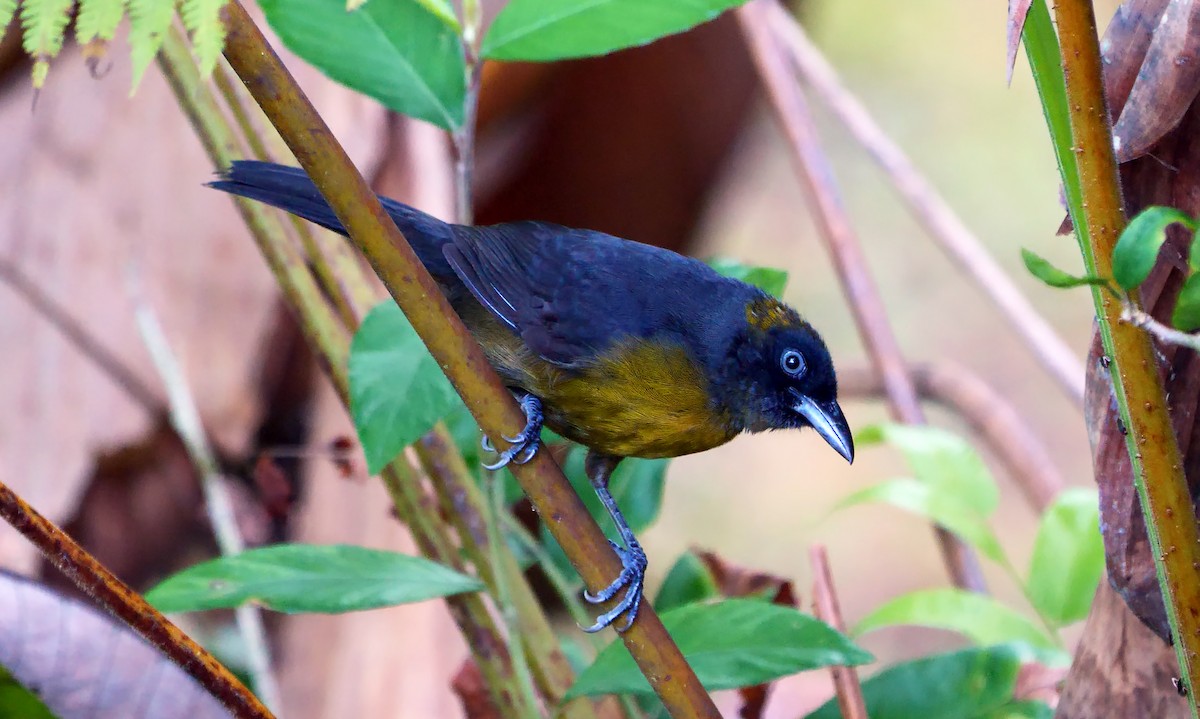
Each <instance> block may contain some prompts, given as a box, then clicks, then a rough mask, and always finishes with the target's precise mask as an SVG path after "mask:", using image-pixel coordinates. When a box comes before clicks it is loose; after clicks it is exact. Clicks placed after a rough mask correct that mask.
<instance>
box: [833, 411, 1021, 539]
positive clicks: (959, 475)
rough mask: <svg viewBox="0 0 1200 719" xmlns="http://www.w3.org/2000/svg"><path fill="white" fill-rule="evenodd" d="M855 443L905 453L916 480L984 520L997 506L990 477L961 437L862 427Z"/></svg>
mask: <svg viewBox="0 0 1200 719" xmlns="http://www.w3.org/2000/svg"><path fill="white" fill-rule="evenodd" d="M855 442H857V443H859V444H860V445H863V446H867V445H871V444H877V443H879V442H886V443H888V444H890V445H892V446H893V447H896V448H897V449H899V450H900V451H901V452H903V453H904V458H905V459H906V460H907V461H908V466H909V467H911V468H912V471H913V476H914V477H916V479H918V480H920V481H921V482H924V483H925V484H928V485H929V486H930V487H932V488H933V489H935V490H936V491H938V492H944V493H946V494H949V495H953V497H954V499H956V500H958V501H959V502H960V503H962V504H965V505H967V506H968V507H971V508H972V509H974V510H975V511H976V512H978V513H979V514H981V515H982V516H984V517H989V516H991V514H992V512H994V511H995V510H996V505H997V504H999V502H1000V490H999V489H997V487H996V482H995V480H994V479H992V473H991V472H989V471H988V468H987V465H986V464H984V463H983V460H982V459H981V458H980V457H979V454H978V453H977V452H976V451H975V449H974V448H973V447H972V446H971V445H970V444H969V443H968V442H966V440H964V439H963V438H962V437H959V436H958V435H956V434H954V433H953V432H947V431H946V430H944V429H938V428H937V427H928V426H923V427H917V426H913V425H903V424H895V423H890V422H885V423H882V424H877V425H871V426H868V427H864V428H863V429H862V430H861V431H859V432H858V433H857V434H856V435H855Z"/></svg>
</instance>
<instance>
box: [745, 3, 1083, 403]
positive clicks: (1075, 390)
mask: <svg viewBox="0 0 1200 719" xmlns="http://www.w3.org/2000/svg"><path fill="white" fill-rule="evenodd" d="M767 7H768V9H769V12H770V15H771V22H772V27H773V28H774V29H775V31H776V33H777V34H778V36H779V37H780V38H782V39H783V41H784V44H785V47H786V48H787V49H788V51H789V54H790V56H791V59H792V61H793V62H794V63H795V66H796V69H797V70H798V71H799V73H800V75H801V77H802V78H803V79H804V80H806V81H807V82H808V84H809V86H810V87H812V88H813V90H814V91H815V92H816V93H817V95H818V96H819V97H820V98H821V99H822V100H824V101H825V103H826V105H828V106H829V108H830V110H832V111H833V113H834V115H836V116H837V117H838V119H840V120H841V121H842V124H843V125H844V126H845V128H846V129H847V130H848V131H849V132H850V134H851V135H852V136H853V137H854V138H855V139H856V140H858V142H859V143H860V144H861V145H862V146H863V148H864V149H866V150H867V153H868V154H869V155H870V156H871V157H872V158H874V160H875V161H876V162H877V163H878V164H879V166H880V168H882V169H883V171H884V172H885V173H886V174H887V175H888V176H889V177H890V178H891V180H892V186H893V187H894V188H895V190H896V192H897V193H899V195H900V197H901V198H902V199H903V200H904V201H905V203H906V204H907V205H908V209H909V211H910V212H911V213H912V214H913V216H914V217H915V218H916V219H917V220H918V221H919V222H920V223H921V224H922V225H924V227H925V231H926V232H927V233H928V234H929V236H930V237H931V238H932V239H933V240H934V242H935V243H936V244H937V245H938V247H940V248H941V249H942V251H943V252H945V253H946V254H947V255H948V256H949V257H950V258H951V259H952V260H954V261H955V262H957V263H958V265H959V267H960V268H962V269H963V270H965V271H966V272H967V274H968V275H970V276H971V278H972V279H974V281H975V286H976V287H978V288H979V289H981V290H983V292H984V294H986V295H987V296H988V297H989V298H990V299H991V300H992V302H993V303H994V304H995V305H996V307H997V308H998V309H999V310H1000V313H1001V314H1002V315H1003V316H1004V318H1005V319H1007V320H1008V322H1009V324H1010V325H1011V326H1012V328H1013V329H1014V330H1016V332H1017V334H1019V335H1020V336H1021V337H1022V338H1023V339H1024V340H1025V346H1026V347H1027V348H1028V349H1029V351H1030V352H1032V353H1033V355H1034V357H1035V358H1037V360H1038V362H1040V363H1041V365H1042V367H1043V368H1044V369H1045V370H1046V371H1047V372H1048V373H1050V376H1051V377H1053V378H1054V379H1055V381H1056V383H1057V384H1058V386H1059V387H1060V388H1061V389H1062V390H1063V392H1065V393H1066V395H1067V396H1068V397H1070V398H1071V400H1072V401H1074V403H1075V405H1076V407H1082V406H1083V375H1084V373H1083V364H1082V363H1081V362H1080V361H1079V359H1078V357H1077V356H1076V353H1075V352H1072V351H1071V348H1070V347H1068V346H1067V344H1066V343H1065V342H1063V340H1062V337H1060V336H1059V334H1058V333H1057V332H1056V331H1055V330H1054V328H1053V327H1051V326H1050V323H1048V322H1047V321H1046V320H1045V318H1043V317H1042V315H1041V314H1040V313H1039V312H1038V311H1037V310H1036V309H1034V307H1033V305H1032V304H1030V303H1029V300H1027V299H1025V296H1024V295H1022V294H1021V291H1020V290H1019V289H1017V286H1016V285H1015V284H1014V283H1013V281H1012V279H1010V278H1009V276H1008V274H1007V273H1006V272H1005V271H1004V270H1003V269H1001V267H1000V265H999V264H997V262H996V261H995V260H994V259H992V256H991V255H990V254H989V253H988V251H987V250H986V249H985V248H984V246H983V243H982V242H980V240H979V238H978V237H976V236H975V234H974V233H973V232H971V230H970V229H969V228H968V227H967V226H966V224H965V223H964V222H963V221H962V219H961V218H960V217H959V216H958V214H957V213H955V212H954V210H953V209H952V208H951V207H950V205H949V204H948V203H947V202H946V201H945V199H943V198H942V196H941V195H940V194H939V193H938V191H937V190H936V189H935V188H934V187H933V185H931V184H930V183H929V181H928V180H926V179H925V177H924V176H922V174H921V173H920V171H919V170H917V168H916V166H914V165H913V163H912V161H911V160H909V159H908V156H907V155H905V154H904V151H903V150H901V149H900V146H899V145H897V144H896V143H895V142H894V141H893V140H892V139H891V138H890V137H888V136H887V133H885V132H884V131H883V129H882V128H880V127H879V125H878V124H877V123H876V122H875V120H874V118H872V117H871V114H870V113H869V112H868V111H867V109H866V107H864V106H863V104H862V103H861V102H860V101H859V100H858V98H856V97H855V96H854V95H853V94H852V93H851V92H850V91H849V90H847V89H846V87H845V85H843V84H842V82H841V80H840V79H839V78H838V76H837V72H836V71H835V70H834V69H833V66H831V65H830V64H829V61H828V60H826V59H825V57H824V55H822V54H821V51H820V50H819V49H818V48H817V47H816V46H815V45H814V44H813V43H812V41H811V40H810V39H809V38H808V35H807V34H805V32H804V29H803V28H802V27H801V26H800V24H799V23H798V22H796V19H795V18H794V17H792V15H791V14H789V13H788V11H787V10H786V9H785V8H784V7H783V6H782V5H780V4H779V3H777V2H771V3H768V4H767Z"/></svg>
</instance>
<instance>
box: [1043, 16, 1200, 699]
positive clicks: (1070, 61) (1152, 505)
mask: <svg viewBox="0 0 1200 719" xmlns="http://www.w3.org/2000/svg"><path fill="white" fill-rule="evenodd" d="M1055 17H1056V19H1057V21H1058V30H1059V42H1060V44H1061V56H1062V65H1063V74H1064V75H1065V78H1066V88H1067V101H1068V102H1067V105H1068V108H1067V111H1068V116H1069V118H1070V125H1071V135H1072V138H1073V147H1072V150H1073V152H1074V154H1075V158H1076V162H1077V164H1078V174H1079V176H1078V181H1079V186H1080V188H1081V190H1082V193H1081V195H1082V197H1081V202H1080V207H1079V208H1077V209H1079V210H1081V212H1072V215H1073V216H1072V219H1073V220H1074V224H1075V228H1076V232H1077V234H1078V236H1079V242H1080V249H1081V250H1082V252H1083V258H1084V264H1085V266H1086V268H1087V272H1088V274H1090V275H1096V276H1100V277H1111V276H1112V259H1111V258H1112V252H1113V248H1114V246H1115V245H1116V242H1117V238H1118V237H1119V236H1120V234H1121V230H1122V229H1124V227H1125V214H1124V209H1123V205H1122V199H1121V189H1120V184H1119V180H1118V175H1117V163H1116V158H1115V157H1114V154H1113V139H1112V126H1111V124H1110V119H1109V112H1108V106H1107V104H1106V101H1105V96H1104V80H1103V74H1102V72H1101V60H1100V43H1099V38H1098V36H1097V33H1096V16H1095V11H1094V9H1093V7H1092V3H1091V2H1090V0H1058V2H1057V3H1056V4H1055ZM1066 179H1067V182H1068V184H1069V183H1070V178H1066ZM1092 298H1093V300H1094V302H1095V305H1096V318H1097V320H1098V321H1099V326H1100V336H1101V338H1102V339H1103V342H1104V351H1105V352H1106V353H1107V354H1108V356H1109V357H1110V358H1111V360H1112V363H1111V367H1110V371H1111V373H1112V380H1113V382H1112V385H1113V392H1114V394H1115V395H1116V400H1117V406H1118V409H1119V411H1120V414H1121V419H1122V420H1123V421H1124V422H1125V426H1126V427H1128V428H1129V431H1128V434H1127V435H1126V445H1127V448H1128V451H1129V459H1130V461H1131V463H1132V464H1133V476H1134V483H1135V485H1136V487H1137V492H1138V496H1139V497H1140V499H1141V501H1142V512H1143V513H1144V515H1145V519H1146V532H1147V534H1148V535H1149V538H1150V544H1151V553H1152V554H1153V556H1154V562H1155V569H1156V570H1157V573H1158V580H1159V585H1160V587H1161V588H1162V593H1163V598H1164V600H1165V601H1164V603H1165V604H1166V608H1167V617H1168V619H1169V620H1170V623H1171V631H1172V636H1173V638H1174V640H1175V653H1176V656H1177V657H1178V659H1179V667H1180V671H1181V673H1182V679H1183V682H1184V684H1185V686H1186V690H1187V692H1188V695H1189V699H1188V703H1189V705H1190V706H1191V711H1192V716H1193V717H1200V712H1198V710H1197V698H1196V691H1197V688H1198V684H1197V679H1200V677H1198V676H1197V667H1198V666H1200V662H1198V659H1200V658H1198V656H1197V652H1198V651H1200V573H1197V567H1200V538H1198V536H1197V531H1196V520H1195V515H1194V514H1193V510H1192V502H1191V497H1190V495H1189V493H1188V487H1187V481H1186V478H1185V477H1184V473H1183V461H1182V458H1181V456H1180V452H1179V444H1178V443H1177V442H1176V439H1175V432H1174V430H1173V429H1172V426H1171V418H1170V415H1169V414H1168V411H1167V402H1166V398H1165V397H1164V393H1163V385H1162V381H1161V379H1160V377H1159V374H1158V363H1157V360H1156V359H1155V353H1154V348H1153V346H1152V345H1151V341H1150V336H1149V335H1148V334H1147V333H1146V332H1144V331H1143V330H1141V329H1139V328H1138V327H1135V326H1134V325H1132V324H1130V323H1127V322H1122V321H1121V312H1122V309H1123V307H1122V305H1121V302H1120V300H1119V299H1117V298H1114V297H1112V296H1110V295H1109V293H1107V292H1104V291H1102V290H1101V289H1100V288H1098V287H1093V289H1092Z"/></svg>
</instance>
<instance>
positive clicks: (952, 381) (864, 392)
mask: <svg viewBox="0 0 1200 719" xmlns="http://www.w3.org/2000/svg"><path fill="white" fill-rule="evenodd" d="M909 372H910V373H911V375H912V378H913V380H914V381H915V382H916V383H917V391H918V392H920V393H921V397H922V398H924V399H927V400H932V401H934V402H937V403H938V404H941V405H942V406H944V407H946V408H947V409H949V410H951V411H953V412H954V413H956V414H957V415H958V416H959V417H961V418H962V419H963V420H964V421H966V423H967V424H968V425H970V427H971V430H972V431H973V432H974V433H975V434H976V435H977V436H978V438H979V439H981V440H982V441H983V442H984V443H985V444H986V445H987V447H988V449H990V450H991V451H992V453H993V454H995V456H996V458H997V459H999V460H1000V462H1001V463H1002V464H1003V465H1004V467H1005V468H1006V469H1007V471H1008V474H1009V476H1010V477H1012V479H1013V481H1015V482H1016V483H1017V486H1018V487H1020V488H1021V491H1022V492H1023V493H1024V494H1025V499H1026V501H1028V502H1029V504H1030V506H1032V507H1033V508H1034V509H1035V510H1037V511H1038V512H1039V513H1040V512H1042V511H1043V510H1045V509H1046V507H1048V506H1050V503H1051V502H1053V501H1054V498H1055V497H1056V496H1058V493H1059V492H1061V491H1062V489H1063V487H1065V486H1066V482H1065V481H1064V480H1063V477H1062V475H1061V474H1059V472H1058V470H1057V469H1055V466H1054V459H1053V458H1052V457H1051V456H1050V453H1049V452H1048V451H1047V450H1046V446H1045V444H1044V443H1043V442H1042V440H1041V438H1040V437H1038V436H1037V435H1036V434H1034V433H1033V432H1032V431H1030V429H1029V427H1028V425H1027V423H1026V422H1025V420H1024V418H1022V417H1021V415H1020V414H1019V413H1018V412H1017V410H1016V409H1015V408H1014V407H1013V406H1012V404H1011V403H1010V402H1009V401H1008V398H1006V397H1005V396H1004V395H1002V394H1000V393H999V392H997V391H996V390H994V389H992V387H991V386H990V385H988V383H987V382H985V381H984V380H983V379H982V378H981V377H979V376H978V375H975V374H973V373H972V372H970V371H969V370H967V369H966V368H965V367H961V366H959V365H957V364H954V363H952V362H936V363H929V364H923V363H918V364H912V365H909ZM838 391H839V392H844V393H846V394H848V395H849V396H851V397H853V396H866V397H883V396H884V394H883V383H882V382H881V381H880V380H879V376H878V375H877V374H875V372H874V371H873V370H872V369H871V368H870V367H845V368H839V369H838Z"/></svg>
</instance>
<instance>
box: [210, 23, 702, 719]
mask: <svg viewBox="0 0 1200 719" xmlns="http://www.w3.org/2000/svg"><path fill="white" fill-rule="evenodd" d="M222 14H223V16H224V18H225V21H226V26H227V27H228V30H229V34H228V37H227V42H226V47H225V56H226V58H227V59H228V60H229V63H230V65H231V66H232V67H233V69H234V71H235V72H236V73H237V74H238V75H239V76H240V77H241V79H242V82H243V83H245V84H246V87H247V89H248V90H249V91H250V94H251V95H252V96H253V97H254V99H255V100H256V101H257V102H258V103H259V105H260V107H262V108H263V110H264V112H265V113H266V115H267V117H268V119H270V120H271V122H272V123H273V124H274V125H275V126H276V128H277V129H278V130H279V133H280V135H281V136H282V137H283V138H284V140H285V141H286V142H287V143H288V146H289V147H290V148H291V150H292V152H293V154H294V155H295V156H296V159H297V160H298V161H299V162H300V164H301V166H303V167H304V169H305V170H306V171H307V172H308V174H309V176H310V177H311V178H312V179H313V181H314V182H315V183H316V185H317V187H318V189H319V190H320V191H321V193H322V194H323V195H324V196H325V199H326V200H327V201H328V202H329V204H330V207H331V208H332V209H333V211H334V212H335V214H336V215H337V217H338V219H339V220H340V221H341V223H342V225H343V226H345V227H346V228H347V230H348V232H349V234H350V235H351V237H352V239H353V242H354V243H355V245H357V246H358V247H359V249H360V250H362V251H363V253H364V254H365V255H366V257H367V259H368V260H369V261H370V262H371V264H372V266H373V267H374V268H375V271H376V273H377V274H378V275H379V276H380V278H381V279H383V281H384V283H385V285H387V287H388V290H389V292H390V293H391V294H392V297H393V298H394V299H395V300H396V302H397V304H398V305H399V306H400V308H401V309H402V310H403V311H404V312H405V314H406V315H407V317H408V319H409V321H410V323H411V324H412V327H413V329H414V330H415V331H416V332H417V334H418V335H419V336H420V337H421V339H422V340H423V341H424V342H425V344H426V347H427V348H428V349H429V351H430V353H431V354H432V355H433V357H434V358H435V359H436V360H437V361H438V364H439V365H440V366H441V367H442V368H443V370H444V371H445V372H446V375H447V377H448V378H449V379H450V381H451V383H452V384H453V385H454V387H455V389H456V390H457V391H458V392H459V394H460V395H461V396H462V398H463V401H464V403H465V404H466V405H467V408H468V409H469V410H470V411H471V413H472V415H474V417H475V419H476V421H478V423H479V424H480V426H481V427H482V428H483V430H484V431H485V432H486V433H487V434H488V435H489V436H494V437H499V436H503V435H505V434H508V435H511V434H513V432H514V431H515V429H516V428H518V427H521V426H524V424H525V418H524V413H523V412H522V411H521V409H520V408H519V407H518V406H517V403H516V401H515V400H514V399H513V397H512V395H511V394H510V393H509V392H508V391H507V390H506V388H505V387H504V385H503V383H502V382H501V380H500V378H499V377H498V376H497V375H496V373H495V371H494V370H493V369H492V368H491V366H490V365H489V364H488V363H487V360H486V358H485V357H484V354H483V351H482V349H481V348H480V347H479V345H478V343H477V342H475V340H474V339H473V338H472V337H471V335H470V333H469V332H468V331H467V329H466V327H464V326H463V324H462V322H461V320H460V319H459V318H458V316H457V315H456V314H455V313H454V311H453V309H452V308H451V307H450V305H449V303H448V301H447V300H446V298H445V296H444V295H443V294H442V293H441V291H440V290H439V289H438V287H437V285H436V283H435V282H434V280H433V278H432V277H430V276H429V273H428V272H427V271H426V270H425V268H424V267H423V266H422V265H421V263H420V261H419V260H418V259H417V257H416V255H415V254H414V253H413V250H412V248H411V247H410V246H409V245H408V243H407V242H406V241H405V240H404V237H403V235H401V234H400V232H399V230H397V229H396V226H395V224H394V223H392V221H391V219H390V218H389V217H388V215H387V214H386V213H385V212H384V211H383V208H382V207H381V206H380V204H379V201H378V199H377V198H376V197H375V194H374V193H373V192H371V190H370V188H369V187H368V186H367V184H366V182H365V181H364V180H363V179H362V177H361V175H359V174H358V172H357V171H356V170H355V168H354V166H353V165H352V164H351V162H350V159H349V158H348V157H347V156H346V153H345V151H344V150H343V149H342V148H341V146H340V145H338V143H337V141H336V140H335V139H334V137H333V135H332V133H331V132H330V130H329V128H328V127H327V126H326V125H325V123H324V121H323V120H322V119H321V118H320V116H319V115H317V113H316V111H315V110H314V109H313V107H312V105H311V103H310V102H309V101H308V99H307V98H306V97H305V96H304V95H303V93H302V92H301V91H300V89H299V87H298V86H297V85H296V82H295V80H294V79H293V78H292V77H291V74H290V73H288V71H287V69H286V68H284V66H283V64H282V63H281V62H280V61H279V58H278V57H277V56H276V55H275V53H274V51H273V50H272V49H271V48H270V46H269V45H268V44H267V42H266V40H265V39H264V38H263V36H262V33H261V32H259V30H258V28H257V27H255V25H254V22H253V21H252V20H251V19H250V17H249V16H248V15H247V14H246V11H245V9H244V8H243V7H242V6H241V5H240V4H238V3H230V4H228V5H226V6H224V8H223V9H222ZM514 473H515V474H516V476H517V479H518V481H519V482H520V483H521V486H522V488H523V489H524V490H525V493H526V494H527V495H528V496H529V497H530V499H531V500H532V501H533V503H534V505H535V507H536V508H537V509H538V511H539V513H540V514H541V516H542V517H543V520H544V521H545V522H546V526H547V528H548V529H549V531H550V532H551V533H552V534H553V535H554V537H555V539H556V540H557V541H558V543H559V544H560V545H561V546H562V548H563V550H564V551H565V552H566V554H567V556H568V557H570V558H571V560H572V562H573V564H575V567H576V569H577V570H578V571H579V572H580V574H581V576H583V578H584V580H585V582H586V583H587V585H588V586H589V587H590V588H592V589H593V590H596V589H599V588H601V587H603V586H606V585H607V584H608V582H609V581H611V579H612V577H614V576H617V574H618V573H619V572H620V570H621V565H620V560H619V559H618V558H617V556H616V554H615V553H614V552H613V550H612V549H611V547H610V546H609V545H608V542H607V541H606V539H605V538H604V534H603V532H601V530H600V528H599V526H597V524H596V523H595V521H594V520H593V519H592V518H591V515H590V514H589V513H588V512H587V509H586V508H585V507H584V505H583V502H582V500H581V499H580V498H579V496H578V495H576V494H575V491H574V490H573V489H572V487H571V485H570V483H569V482H567V480H566V478H565V477H563V475H562V472H561V470H559V469H558V467H557V465H555V464H554V461H553V459H552V458H551V457H550V455H549V453H548V452H538V453H537V454H535V455H534V457H533V459H532V460H531V461H530V462H528V463H526V464H523V465H520V466H518V467H515V468H514ZM621 639H622V640H623V641H624V642H625V644H626V646H627V647H628V648H629V650H630V654H631V655H632V656H633V658H634V660H635V662H637V664H638V665H639V667H640V668H641V670H642V671H643V672H644V673H645V674H646V676H647V677H648V678H649V679H650V683H651V685H652V686H653V687H654V689H655V691H656V692H657V693H658V695H659V697H660V698H661V699H662V701H663V703H664V704H665V705H666V706H667V707H668V709H669V710H670V711H671V712H672V714H674V715H676V716H689V717H690V716H698V717H712V718H713V719H716V718H717V717H719V716H720V713H719V712H718V711H717V709H716V706H715V705H714V704H713V702H712V699H711V698H710V697H709V696H708V693H707V692H706V691H705V690H704V687H703V686H702V685H701V684H700V682H699V681H698V679H697V678H696V675H695V672H694V671H692V669H691V667H689V666H688V664H687V662H686V661H685V660H684V658H683V655H682V653H680V651H679V648H678V647H677V646H676V645H675V643H674V641H672V639H671V637H670V635H668V634H667V632H666V630H665V628H664V627H663V625H662V622H661V620H659V618H658V616H657V615H656V614H655V613H654V611H653V609H652V608H651V607H650V606H649V604H648V603H646V602H643V604H642V605H641V607H640V610H639V614H638V621H637V622H635V623H634V625H633V627H631V628H630V629H629V631H626V632H625V633H623V634H622V635H621Z"/></svg>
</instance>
